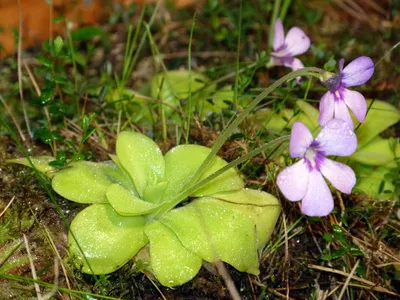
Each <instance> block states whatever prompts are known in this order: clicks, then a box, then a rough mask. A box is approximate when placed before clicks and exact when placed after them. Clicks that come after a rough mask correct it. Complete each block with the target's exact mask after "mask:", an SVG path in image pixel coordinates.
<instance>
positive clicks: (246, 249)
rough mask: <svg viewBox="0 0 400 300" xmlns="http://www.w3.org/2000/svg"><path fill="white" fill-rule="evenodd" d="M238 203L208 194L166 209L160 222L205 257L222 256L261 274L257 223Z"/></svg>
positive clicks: (214, 259)
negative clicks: (167, 210)
mask: <svg viewBox="0 0 400 300" xmlns="http://www.w3.org/2000/svg"><path fill="white" fill-rule="evenodd" d="M238 206H239V205H237V204H232V203H229V202H223V201H220V200H217V199H213V198H210V197H206V198H202V199H197V200H195V201H193V202H191V203H190V204H188V205H186V206H183V207H180V208H178V209H174V210H172V211H170V212H168V213H166V214H165V215H164V216H163V217H162V218H161V219H160V222H162V223H163V224H165V225H167V226H168V227H169V228H170V229H171V230H172V231H173V232H174V233H175V234H176V235H177V236H178V238H179V240H180V241H181V242H182V244H183V246H184V247H186V248H187V249H188V250H189V251H191V252H193V253H196V254H197V255H198V256H200V257H201V258H202V259H204V260H206V261H208V262H215V261H217V260H222V261H224V262H226V263H228V264H230V265H232V266H233V267H235V268H236V269H237V270H239V271H241V272H248V273H251V274H255V275H257V274H258V273H259V269H258V255H257V237H256V226H255V224H254V222H253V218H252V217H250V216H249V215H248V214H247V213H243V211H242V210H241V209H239V208H238Z"/></svg>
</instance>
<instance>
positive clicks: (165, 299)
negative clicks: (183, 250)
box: [144, 273, 167, 300]
mask: <svg viewBox="0 0 400 300" xmlns="http://www.w3.org/2000/svg"><path fill="white" fill-rule="evenodd" d="M144 275H145V276H146V277H147V279H148V280H149V281H150V282H151V284H152V285H154V287H155V288H156V290H157V291H158V292H159V293H160V295H161V298H163V299H164V300H167V298H166V297H165V296H164V294H163V293H162V292H161V290H160V288H159V287H158V286H157V284H155V283H154V281H153V280H151V278H150V277H149V276H147V274H146V273H144Z"/></svg>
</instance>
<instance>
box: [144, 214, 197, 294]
mask: <svg viewBox="0 0 400 300" xmlns="http://www.w3.org/2000/svg"><path fill="white" fill-rule="evenodd" d="M145 232H146V235H147V237H148V239H149V241H150V258H151V267H152V269H153V272H154V275H155V276H156V278H157V279H158V281H159V282H160V283H161V284H162V285H164V286H168V287H173V286H177V285H182V284H184V283H186V282H188V281H189V280H191V279H192V278H193V277H195V276H196V274H197V273H198V272H199V270H200V268H201V262H202V259H201V258H200V257H199V256H197V255H196V254H194V253H192V252H190V251H189V250H187V249H186V248H185V247H183V245H182V243H181V242H180V241H179V239H178V238H177V236H176V235H175V234H174V232H173V231H172V230H171V229H169V228H168V227H167V226H165V225H163V224H162V223H160V222H158V221H152V222H151V223H149V224H147V225H146V228H145Z"/></svg>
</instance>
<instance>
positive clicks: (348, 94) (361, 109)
mask: <svg viewBox="0 0 400 300" xmlns="http://www.w3.org/2000/svg"><path fill="white" fill-rule="evenodd" d="M343 98H344V102H345V103H346V104H347V106H348V107H349V108H350V109H351V111H352V112H353V114H354V115H355V116H356V118H357V120H358V121H359V122H360V123H362V122H364V119H365V115H366V114H367V101H365V98H364V96H363V95H362V94H361V93H359V92H357V91H350V90H348V89H344V91H343Z"/></svg>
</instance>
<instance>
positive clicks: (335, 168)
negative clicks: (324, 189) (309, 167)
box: [320, 158, 356, 194]
mask: <svg viewBox="0 0 400 300" xmlns="http://www.w3.org/2000/svg"><path fill="white" fill-rule="evenodd" d="M320 171H321V173H322V175H324V176H325V177H326V178H327V179H328V180H329V181H330V182H331V183H332V185H333V186H334V187H335V188H337V189H338V190H339V191H341V192H342V193H345V194H350V193H351V190H352V189H353V187H354V185H355V184H356V175H355V174H354V171H353V170H352V169H351V168H350V167H349V166H347V165H345V164H342V163H340V162H337V161H333V160H330V159H327V158H326V159H325V160H324V162H323V164H322V165H321V168H320Z"/></svg>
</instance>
